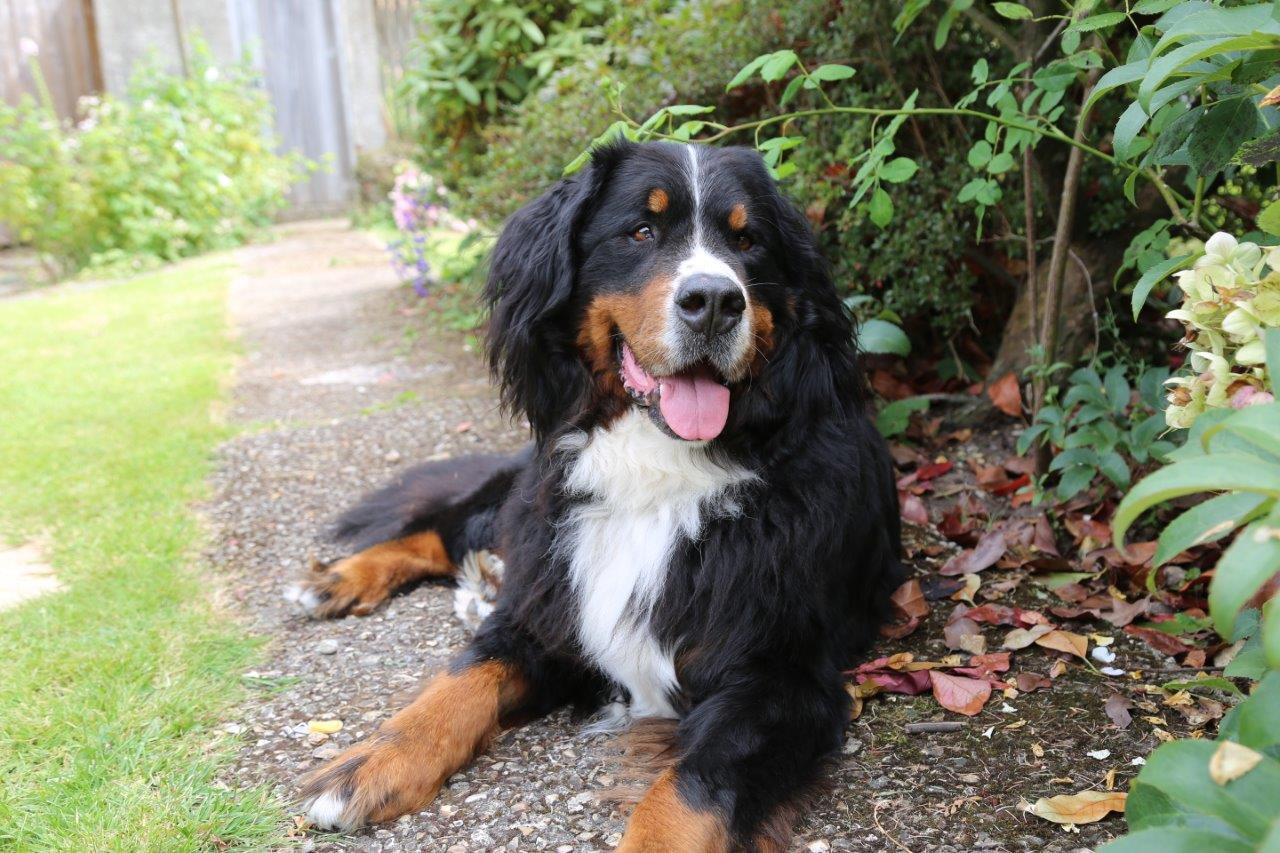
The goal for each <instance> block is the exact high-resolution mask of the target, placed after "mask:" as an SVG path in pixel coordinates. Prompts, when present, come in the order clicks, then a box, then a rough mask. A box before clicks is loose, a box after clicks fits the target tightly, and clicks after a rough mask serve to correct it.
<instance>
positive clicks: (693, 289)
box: [676, 274, 747, 337]
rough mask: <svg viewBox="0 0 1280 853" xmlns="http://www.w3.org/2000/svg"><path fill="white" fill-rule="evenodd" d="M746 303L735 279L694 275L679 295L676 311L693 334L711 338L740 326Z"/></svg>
mask: <svg viewBox="0 0 1280 853" xmlns="http://www.w3.org/2000/svg"><path fill="white" fill-rule="evenodd" d="M746 308H747V300H746V298H745V297H744V296H743V295H742V288H741V287H739V286H738V283H737V282H735V281H734V280H733V279H730V278H726V277H725V276H722V275H705V274H698V275H691V276H689V277H688V278H687V279H685V280H684V283H683V284H681V285H680V290H679V291H677V292H676V311H677V313H679V315H680V319H681V320H684V322H685V324H686V325H687V326H688V327H689V328H690V329H693V331H695V332H698V333H699V334H703V335H706V336H707V337H712V336H714V335H719V334H722V333H724V332H727V331H729V330H730V329H732V328H733V327H734V326H736V325H738V321H739V320H741V319H742V312H743V311H745V310H746Z"/></svg>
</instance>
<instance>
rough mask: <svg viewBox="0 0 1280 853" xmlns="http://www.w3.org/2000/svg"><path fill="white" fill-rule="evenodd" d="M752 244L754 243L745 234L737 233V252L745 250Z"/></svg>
mask: <svg viewBox="0 0 1280 853" xmlns="http://www.w3.org/2000/svg"><path fill="white" fill-rule="evenodd" d="M753 245H754V244H753V243H752V242H751V238H750V237H748V236H747V235H746V234H739V235H738V251H739V252H745V251H747V250H748V249H750V248H751V247H752V246H753Z"/></svg>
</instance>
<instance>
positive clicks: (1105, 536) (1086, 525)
mask: <svg viewBox="0 0 1280 853" xmlns="http://www.w3.org/2000/svg"><path fill="white" fill-rule="evenodd" d="M1062 523H1063V525H1064V526H1065V527H1066V528H1067V531H1068V532H1069V533H1070V534H1071V535H1072V536H1074V537H1075V538H1076V541H1077V542H1082V541H1084V540H1085V539H1093V540H1094V541H1096V542H1110V541H1111V525H1110V524H1107V523H1106V522H1105V521H1098V520H1097V519H1096V518H1093V517H1092V516H1087V515H1075V514H1069V515H1067V516H1066V517H1065V518H1064V519H1063V521H1062Z"/></svg>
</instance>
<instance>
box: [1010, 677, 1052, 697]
mask: <svg viewBox="0 0 1280 853" xmlns="http://www.w3.org/2000/svg"><path fill="white" fill-rule="evenodd" d="M1013 683H1014V684H1016V685H1018V690H1020V691H1021V692H1023V693H1030V692H1032V691H1033V690H1039V689H1041V688H1043V687H1052V686H1053V682H1052V681H1050V680H1049V679H1048V678H1045V677H1044V676H1043V675H1041V674H1039V673H1038V672H1020V673H1018V675H1017V676H1016V677H1015V678H1014V680H1013Z"/></svg>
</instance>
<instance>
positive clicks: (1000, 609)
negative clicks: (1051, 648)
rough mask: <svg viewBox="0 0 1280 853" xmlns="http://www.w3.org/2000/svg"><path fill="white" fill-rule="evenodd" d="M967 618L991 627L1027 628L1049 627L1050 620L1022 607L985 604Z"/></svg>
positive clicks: (967, 613) (968, 612)
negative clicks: (1033, 626)
mask: <svg viewBox="0 0 1280 853" xmlns="http://www.w3.org/2000/svg"><path fill="white" fill-rule="evenodd" d="M964 615H965V617H966V618H968V619H972V620H973V621H974V622H986V623H988V624H990V625H1012V626H1017V627H1019V628H1027V627H1030V626H1032V625H1047V624H1049V618H1048V617H1047V616H1045V615H1044V614H1043V613H1037V612H1036V611H1034V610H1023V609H1022V608H1021V607H1007V606H1005V605H1003V604H983V605H981V606H979V607H974V608H972V609H970V610H969V611H967V612H966V613H965V614H964Z"/></svg>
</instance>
